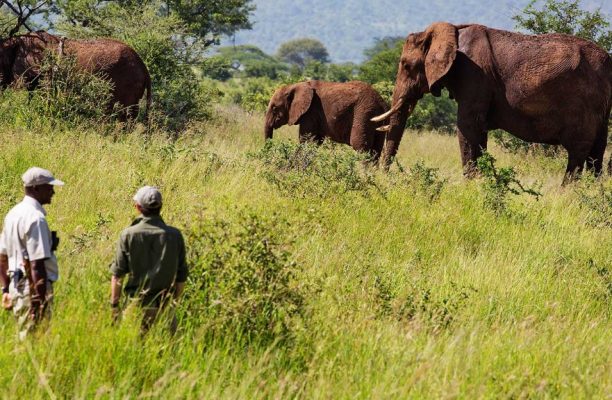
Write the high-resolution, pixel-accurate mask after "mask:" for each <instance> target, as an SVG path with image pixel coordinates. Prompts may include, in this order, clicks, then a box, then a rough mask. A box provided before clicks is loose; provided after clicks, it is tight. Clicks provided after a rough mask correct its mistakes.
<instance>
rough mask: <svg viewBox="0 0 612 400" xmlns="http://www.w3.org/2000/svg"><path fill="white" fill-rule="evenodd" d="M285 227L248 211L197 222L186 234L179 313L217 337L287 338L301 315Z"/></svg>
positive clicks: (265, 340) (299, 292)
mask: <svg viewBox="0 0 612 400" xmlns="http://www.w3.org/2000/svg"><path fill="white" fill-rule="evenodd" d="M288 230H289V226H288V224H287V223H286V222H283V221H282V220H280V219H279V218H277V217H271V218H265V217H262V216H259V215H256V214H254V213H253V212H249V211H242V212H238V214H237V217H236V220H225V219H221V218H211V219H200V220H198V221H197V222H196V223H195V224H194V225H193V226H191V227H189V228H188V230H187V235H186V238H187V239H186V241H187V247H188V249H189V254H188V259H189V265H190V276H189V281H188V283H187V285H186V292H185V297H184V301H183V302H182V307H183V308H182V312H183V314H184V317H185V318H186V319H188V320H189V323H190V324H193V325H195V326H196V327H199V328H200V329H203V330H204V332H205V333H206V334H209V335H212V336H214V337H216V338H219V339H222V340H223V339H227V340H234V339H242V340H246V341H247V342H252V341H256V342H258V343H264V344H265V343H270V342H273V341H276V342H286V341H287V340H290V339H291V338H292V337H293V336H294V334H295V331H296V329H298V327H299V326H300V320H301V317H302V315H303V312H304V299H303V295H302V287H301V286H300V284H299V282H298V281H297V280H296V271H297V266H296V264H295V263H294V262H293V261H291V254H290V253H289V252H288V250H287V247H288V246H289V245H290V244H291V243H290V239H288V236H289V235H287V231H288Z"/></svg>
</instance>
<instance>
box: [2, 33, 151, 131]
mask: <svg viewBox="0 0 612 400" xmlns="http://www.w3.org/2000/svg"><path fill="white" fill-rule="evenodd" d="M46 52H54V53H56V54H57V55H58V57H74V59H75V63H76V67H77V68H79V69H81V70H84V71H87V72H90V73H92V74H97V75H99V76H101V77H104V78H105V79H107V80H108V81H109V82H110V83H111V84H112V96H111V101H110V104H107V105H106V108H107V110H108V112H111V111H112V109H113V106H114V104H115V103H117V104H118V105H119V106H120V112H119V117H120V118H121V119H123V120H125V119H128V118H131V117H133V116H135V115H136V114H138V103H139V102H140V99H141V98H142V97H143V95H144V93H145V91H146V92H147V95H146V109H145V114H146V113H147V112H148V111H149V108H150V107H151V98H152V93H151V77H150V75H149V70H148V69H147V67H146V65H145V64H144V62H143V61H142V59H141V58H140V56H139V55H138V53H137V52H136V51H135V50H134V49H133V48H131V47H130V46H128V45H127V44H125V43H123V42H120V41H118V40H114V39H89V40H85V39H78V40H77V39H68V38H64V37H59V36H56V35H52V34H50V33H47V32H45V31H38V32H31V33H27V34H24V35H18V36H13V37H9V38H7V39H3V40H1V41H0V74H1V75H2V81H1V86H2V87H3V88H5V87H7V86H9V85H11V84H13V83H14V82H16V81H18V80H20V79H21V80H23V82H24V83H25V85H26V87H27V88H28V90H32V89H35V88H36V86H37V85H38V81H39V80H40V75H41V72H40V66H41V63H42V62H43V59H44V57H45V53H46Z"/></svg>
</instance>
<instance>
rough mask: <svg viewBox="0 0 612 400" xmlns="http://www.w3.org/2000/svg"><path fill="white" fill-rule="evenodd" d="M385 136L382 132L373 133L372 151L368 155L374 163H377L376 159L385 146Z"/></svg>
mask: <svg viewBox="0 0 612 400" xmlns="http://www.w3.org/2000/svg"><path fill="white" fill-rule="evenodd" d="M386 136H387V135H385V134H384V133H383V132H378V131H375V136H374V139H373V144H372V149H371V150H370V155H371V157H372V161H373V162H374V163H377V162H378V159H379V158H380V155H381V154H382V151H383V147H384V146H385V138H386Z"/></svg>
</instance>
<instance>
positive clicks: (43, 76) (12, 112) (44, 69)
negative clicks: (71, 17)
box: [0, 53, 118, 128]
mask: <svg viewBox="0 0 612 400" xmlns="http://www.w3.org/2000/svg"><path fill="white" fill-rule="evenodd" d="M111 98H112V84H111V83H110V82H109V81H108V80H106V79H104V76H102V75H99V74H92V73H90V72H87V71H84V70H82V69H79V68H78V67H77V66H76V61H75V59H74V58H72V57H61V58H59V57H57V55H55V54H53V53H48V54H46V55H45V56H44V58H43V61H42V63H41V65H40V80H39V83H38V86H37V88H36V89H35V90H33V91H32V92H29V93H28V92H27V91H26V90H25V89H23V84H22V82H16V83H15V84H14V85H13V87H12V88H9V89H7V90H5V91H4V92H3V93H2V100H1V101H0V110H1V111H2V119H3V120H4V121H5V122H6V123H8V124H10V125H14V126H23V127H27V128H31V127H34V126H45V125H48V124H52V125H57V124H62V123H66V124H68V125H71V126H75V125H80V124H88V125H91V126H97V125H98V124H100V123H103V122H104V121H107V120H109V119H111V118H112V115H109V113H108V111H109V108H108V107H109V105H110V101H111ZM115 111H118V110H115Z"/></svg>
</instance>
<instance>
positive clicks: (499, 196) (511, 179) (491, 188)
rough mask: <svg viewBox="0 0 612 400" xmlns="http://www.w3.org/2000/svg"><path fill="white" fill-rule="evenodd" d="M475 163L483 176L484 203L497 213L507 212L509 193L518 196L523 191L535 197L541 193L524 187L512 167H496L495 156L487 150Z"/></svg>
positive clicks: (538, 196)
mask: <svg viewBox="0 0 612 400" xmlns="http://www.w3.org/2000/svg"><path fill="white" fill-rule="evenodd" d="M477 165H478V170H479V171H480V173H481V174H482V176H483V178H484V181H483V188H484V191H485V198H484V205H485V207H487V208H489V209H491V210H493V211H494V212H495V214H497V215H501V214H507V213H509V209H508V195H510V194H513V195H517V196H518V195H520V194H523V193H525V194H529V195H531V196H534V197H535V198H536V199H539V198H540V196H541V195H542V194H541V193H540V192H538V191H537V190H535V189H533V188H526V187H524V186H523V184H522V183H521V182H520V181H519V180H518V179H517V178H516V175H517V173H516V171H515V170H514V168H513V167H504V168H496V167H495V158H493V156H492V155H491V154H490V153H488V152H484V153H483V155H482V156H480V158H478V162H477Z"/></svg>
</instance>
